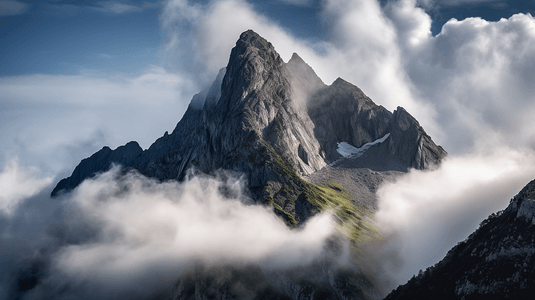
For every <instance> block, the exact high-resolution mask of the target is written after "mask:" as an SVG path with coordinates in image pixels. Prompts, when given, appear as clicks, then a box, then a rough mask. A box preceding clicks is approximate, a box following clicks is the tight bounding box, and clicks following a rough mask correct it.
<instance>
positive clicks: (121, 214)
mask: <svg viewBox="0 0 535 300" xmlns="http://www.w3.org/2000/svg"><path fill="white" fill-rule="evenodd" d="M222 190H225V193H224V195H223V194H222V193H221V191H222ZM243 191H244V186H243V182H242V181H241V180H239V179H236V178H232V177H228V176H222V177H220V178H212V177H193V178H190V179H188V180H187V181H185V182H183V183H177V182H166V183H159V182H157V181H155V180H152V179H148V178H145V177H143V176H141V175H139V174H136V173H128V174H126V175H124V174H121V172H120V170H119V168H118V167H116V168H114V169H112V170H111V171H109V172H107V173H104V174H102V175H100V176H99V177H97V178H95V179H92V180H87V181H85V182H84V183H82V184H81V185H80V186H79V187H78V188H77V189H76V190H75V191H74V192H73V193H72V194H70V195H66V196H63V198H62V199H54V200H53V201H59V203H61V204H62V207H60V210H59V213H56V216H55V218H53V219H52V220H53V221H52V220H51V221H50V223H49V224H47V225H46V226H45V227H47V228H46V232H47V235H48V241H47V242H46V243H44V244H42V245H37V247H38V248H41V249H42V248H45V247H46V248H47V249H48V250H47V252H45V251H44V250H41V251H40V255H39V257H40V258H39V259H37V258H34V260H33V263H30V265H29V267H28V268H30V269H32V268H34V269H33V271H32V272H33V274H34V276H38V278H39V280H38V284H37V285H36V286H33V287H32V288H31V289H30V290H29V291H27V292H25V291H22V292H25V293H24V295H25V297H26V298H25V299H34V298H33V297H35V298H36V299H37V298H42V297H46V296H47V295H50V296H52V295H53V298H55V299H73V298H74V299H113V298H118V297H119V298H121V297H126V298H129V299H133V298H136V299H137V298H141V299H144V298H146V297H150V296H154V293H157V292H159V291H160V290H161V289H164V290H165V289H169V288H170V287H172V285H173V284H174V283H175V281H176V280H177V278H178V277H179V276H180V275H182V274H184V273H185V272H186V271H188V270H189V269H190V268H191V267H193V266H194V265H195V264H199V263H202V264H203V265H204V266H206V267H218V266H225V265H236V266H241V265H244V264H245V265H246V264H255V265H258V266H260V267H261V268H264V269H266V270H284V269H288V268H292V267H296V266H304V265H306V264H309V263H311V262H313V261H314V260H315V259H317V258H318V257H320V255H321V254H322V253H323V251H324V247H325V239H326V238H328V237H329V236H330V235H331V234H332V232H333V229H334V222H333V221H332V219H331V217H330V216H329V215H327V214H324V215H319V216H316V217H314V218H312V219H311V220H309V222H307V224H306V226H305V227H303V228H301V229H299V230H292V229H289V228H288V227H287V226H286V225H285V224H284V223H283V222H282V221H281V219H280V218H278V217H277V216H276V215H275V214H274V213H273V211H272V209H269V208H267V207H264V206H259V205H252V204H251V203H250V201H251V200H249V199H248V198H247V197H246V196H244V195H243ZM46 201H50V199H48V200H46ZM27 222H29V223H31V220H27ZM0 250H1V248H0ZM36 261H37V262H39V261H40V262H41V263H37V265H36ZM23 266H24V264H23ZM21 269H22V270H24V269H25V268H24V267H23V268H21ZM19 274H21V275H20V276H22V277H21V278H19V279H21V280H23V279H24V278H25V277H24V274H25V272H24V271H23V272H19ZM17 280H18V279H17ZM60 287H61V289H60ZM11 288H12V287H11ZM9 289H10V287H9V286H8V287H7V288H6V290H9ZM1 290H2V289H1V282H0V291H1ZM11 292H14V293H15V294H16V293H17V291H16V290H12V291H11ZM19 292H20V291H19ZM15 294H8V297H9V296H14V295H15ZM0 296H1V293H0Z"/></svg>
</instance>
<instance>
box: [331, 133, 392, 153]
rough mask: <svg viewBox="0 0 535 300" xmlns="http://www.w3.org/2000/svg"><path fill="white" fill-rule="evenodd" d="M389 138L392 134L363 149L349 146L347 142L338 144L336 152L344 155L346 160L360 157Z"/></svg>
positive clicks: (363, 146)
mask: <svg viewBox="0 0 535 300" xmlns="http://www.w3.org/2000/svg"><path fill="white" fill-rule="evenodd" d="M389 136H390V133H387V134H385V136H383V137H382V138H380V139H377V140H375V141H373V142H369V143H366V144H364V145H362V147H359V148H357V147H355V146H353V145H351V144H348V143H346V142H341V143H338V149H336V151H338V153H340V155H342V156H343V157H345V158H350V157H353V158H356V157H360V156H362V154H364V152H366V150H368V149H369V148H370V147H371V146H374V145H377V144H380V143H382V142H384V141H385V140H386V139H387V138H388V137H389Z"/></svg>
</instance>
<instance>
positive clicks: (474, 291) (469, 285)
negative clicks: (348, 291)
mask: <svg viewBox="0 0 535 300" xmlns="http://www.w3.org/2000/svg"><path fill="white" fill-rule="evenodd" d="M534 229H535V180H532V181H531V182H529V183H528V184H527V185H526V186H525V187H524V188H523V189H522V190H521V191H520V192H519V193H518V194H517V195H516V196H514V197H513V198H512V199H511V201H510V203H509V205H508V206H507V208H505V209H504V210H502V211H499V212H497V213H493V214H491V215H490V216H489V217H488V218H487V219H485V220H483V221H482V222H481V223H480V226H479V228H478V229H477V230H476V231H474V232H473V233H472V234H470V236H469V237H468V238H467V239H465V240H464V241H462V242H459V243H458V244H457V245H456V246H455V247H453V248H452V249H451V250H449V251H448V253H447V254H446V256H445V257H444V258H443V259H442V260H441V261H440V262H438V263H437V264H435V265H434V266H432V267H429V268H427V269H426V270H425V271H423V272H422V271H421V272H420V273H419V274H418V275H417V276H414V277H413V278H411V279H410V280H409V281H408V282H407V283H405V284H404V285H400V286H399V287H397V288H396V289H394V290H393V291H392V292H391V293H390V294H389V295H388V296H387V297H386V298H385V300H393V299H437V300H440V299H466V300H469V299H532V298H533V294H534V293H535V270H534V269H533V266H534V265H535V247H534V241H535V230H534Z"/></svg>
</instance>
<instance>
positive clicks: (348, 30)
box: [162, 0, 439, 133]
mask: <svg viewBox="0 0 535 300" xmlns="http://www.w3.org/2000/svg"><path fill="white" fill-rule="evenodd" d="M322 18H323V20H324V23H325V24H330V25H329V26H330V33H331V36H330V37H329V39H328V40H327V41H319V42H317V41H315V42H311V41H306V40H301V39H298V38H296V37H294V36H292V35H291V33H289V31H288V30H287V29H285V28H284V27H282V26H281V25H278V24H275V23H273V22H271V21H270V20H269V19H268V18H267V17H266V16H263V15H261V14H259V13H258V12H256V11H255V10H254V8H253V6H251V5H250V4H248V3H247V2H246V1H243V0H222V1H210V2H209V3H208V4H206V5H200V4H198V3H195V4H190V2H188V1H186V0H169V1H168V2H167V4H166V6H165V9H164V12H163V15H162V26H163V27H164V28H165V30H166V31H167V34H168V36H169V43H168V45H167V47H166V51H165V52H166V53H165V56H166V57H167V58H170V59H168V63H169V64H170V65H176V66H178V68H179V69H181V70H188V72H191V73H192V74H195V75H196V76H198V78H199V80H204V81H205V82H207V81H210V80H213V79H212V78H214V77H215V74H217V70H219V68H221V67H224V66H226V64H227V62H228V57H229V54H230V49H231V48H232V47H233V46H234V45H235V42H236V40H237V39H238V37H239V35H240V33H242V32H243V31H245V30H247V29H253V30H255V31H256V32H257V33H259V34H260V35H261V36H262V37H264V38H266V39H267V40H268V41H270V42H271V43H272V44H273V45H274V46H275V49H276V50H277V51H278V52H279V53H280V55H281V57H282V58H283V59H284V60H286V61H288V60H289V59H290V57H291V55H292V53H294V52H297V53H299V55H300V56H301V57H302V58H303V59H304V60H305V61H306V62H307V63H308V64H310V65H311V66H312V68H313V69H314V70H315V71H316V72H317V74H318V75H319V76H320V77H321V78H322V79H323V80H324V81H325V82H326V83H331V82H333V81H334V80H335V79H336V78H337V77H342V78H344V79H346V80H348V81H350V82H352V83H354V84H356V85H357V86H359V87H360V88H362V89H363V90H364V92H365V93H366V94H367V95H369V96H370V97H371V98H372V99H373V100H374V101H375V102H377V103H378V104H381V105H383V106H385V107H387V108H388V109H390V110H393V109H395V108H396V107H397V106H398V105H400V106H403V107H405V108H407V109H408V110H409V111H410V112H411V114H413V115H415V116H416V117H417V119H418V120H420V122H422V124H424V126H425V127H426V129H427V130H428V131H429V132H430V133H435V132H438V131H439V130H437V129H436V128H435V125H434V121H433V117H434V112H433V109H432V107H431V106H429V105H428V104H426V103H425V102H424V101H423V100H422V99H421V98H420V97H419V96H418V92H417V90H416V89H415V88H414V87H413V85H412V83H411V82H410V80H408V76H407V74H406V72H405V71H404V66H403V64H402V52H401V51H400V50H399V47H398V46H397V36H396V30H395V28H394V27H393V26H392V22H391V21H390V20H389V19H388V18H387V17H386V16H385V15H384V14H383V12H382V10H381V7H380V5H379V3H378V2H377V1H375V0H365V1H345V0H330V1H325V2H324V7H323V13H322ZM178 57H180V58H182V59H180V60H177V59H176V58H178ZM385 86H388V87H389V88H388V89H385V88H384V87H385Z"/></svg>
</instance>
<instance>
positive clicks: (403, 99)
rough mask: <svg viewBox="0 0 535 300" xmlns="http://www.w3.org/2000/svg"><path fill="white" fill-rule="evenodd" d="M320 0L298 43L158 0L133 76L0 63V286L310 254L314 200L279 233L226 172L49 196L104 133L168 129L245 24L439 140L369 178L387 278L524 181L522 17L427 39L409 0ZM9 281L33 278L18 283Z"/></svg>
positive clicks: (98, 182) (318, 232) (413, 266)
mask: <svg viewBox="0 0 535 300" xmlns="http://www.w3.org/2000/svg"><path fill="white" fill-rule="evenodd" d="M294 2H295V1H294ZM297 2H299V3H300V4H302V3H304V1H297ZM322 5H323V6H322V18H323V20H324V24H325V25H324V26H326V27H328V32H329V34H328V36H327V37H326V38H325V39H324V40H320V41H317V40H316V41H310V40H306V39H302V38H300V37H297V36H294V35H292V33H291V32H290V31H289V30H288V29H286V28H285V27H284V25H283V24H276V23H274V22H272V21H271V20H269V18H267V17H266V16H263V15H261V14H259V13H258V12H256V11H255V9H254V6H253V5H251V4H250V3H248V2H247V1H244V0H223V1H207V2H206V4H198V3H193V2H192V1H186V0H169V1H166V2H165V8H164V10H163V11H162V15H161V23H162V31H163V32H164V34H166V35H167V37H168V41H167V43H166V44H165V45H163V47H164V49H163V51H162V52H163V53H162V56H163V57H164V63H163V66H164V67H154V66H148V67H147V70H146V71H145V73H143V74H139V75H133V76H131V77H125V76H117V75H110V74H99V73H97V74H95V73H93V72H92V71H85V72H82V73H81V74H80V75H76V76H63V75H62V76H59V75H46V74H44V75H43V74H42V75H38V74H35V75H24V76H11V77H2V78H0V89H1V90H2V91H3V93H2V95H0V106H1V107H2V110H1V112H0V124H1V126H0V133H1V134H0V136H1V140H0V142H1V143H0V144H1V146H0V154H1V155H0V159H2V161H0V163H1V164H3V165H2V166H3V169H4V171H3V172H2V173H1V175H0V229H1V232H0V234H1V243H0V254H1V257H2V270H1V272H0V274H1V276H2V277H0V281H1V283H0V297H1V298H5V299H11V298H13V297H12V296H13V295H24V296H25V297H26V299H32V298H39V297H40V295H48V296H50V297H52V296H57V297H59V298H60V299H61V297H63V298H64V299H67V298H91V297H94V298H99V297H104V298H106V297H108V298H109V297H111V298H114V297H118V296H119V295H122V296H124V295H128V296H131V297H134V294H137V295H139V297H142V296H144V295H146V294H144V293H145V292H146V293H149V294H150V293H154V292H156V291H157V290H159V289H160V288H164V287H168V286H169V285H172V283H173V282H172V281H173V280H175V278H176V277H174V276H179V275H180V274H183V273H184V272H186V271H187V270H189V268H191V266H192V263H191V262H197V261H200V262H201V263H202V264H203V265H207V266H210V267H214V268H215V267H218V266H222V265H224V264H226V263H230V264H236V263H237V262H239V261H242V262H245V263H254V264H258V265H260V266H262V267H263V268H268V266H272V267H274V268H279V267H281V268H283V266H289V267H291V266H299V265H306V264H307V263H310V262H311V261H312V260H313V259H315V258H317V257H319V256H321V255H322V254H321V253H322V249H323V248H322V247H323V246H322V245H323V244H324V241H325V239H326V238H327V237H328V236H329V233H330V232H331V231H332V228H333V227H332V224H331V223H330V220H329V217H328V216H327V215H321V216H318V217H317V218H315V219H313V220H310V222H309V224H308V225H307V226H306V227H305V228H303V229H301V230H299V231H291V230H289V229H287V228H286V227H285V225H284V224H282V222H281V221H280V220H278V219H277V218H276V217H275V216H274V215H273V214H272V213H271V212H270V211H269V210H268V209H266V208H264V207H258V206H252V205H250V203H249V202H250V200H248V198H247V196H246V195H245V194H244V192H243V182H242V181H241V180H239V179H235V178H234V179H223V178H218V179H217V178H216V179H214V178H204V177H195V178H190V180H188V181H186V182H185V183H170V182H167V183H157V182H154V181H152V180H151V179H147V178H144V177H142V176H140V175H138V174H135V173H129V174H127V175H126V176H124V177H122V176H119V175H118V174H119V173H120V172H119V171H118V169H114V170H112V171H110V172H108V173H105V174H102V175H101V176H100V177H98V178H96V179H94V180H89V181H86V182H84V183H83V184H82V185H81V186H80V187H79V188H78V189H76V190H75V191H74V192H73V193H71V194H69V195H65V196H63V197H62V198H59V199H50V198H49V197H48V195H49V192H50V190H51V189H52V185H53V183H55V182H57V181H58V179H59V178H61V177H64V176H68V175H69V174H70V172H71V171H72V169H74V167H75V166H76V164H77V163H78V162H79V161H80V160H81V159H82V158H85V157H87V156H89V155H90V154H92V153H94V152H95V151H97V150H98V149H100V148H101V147H102V146H104V145H108V146H110V147H112V148H115V147H117V146H119V145H122V144H125V143H126V142H128V141H130V140H137V141H139V142H140V144H141V146H142V147H143V148H146V147H148V146H149V145H150V143H151V142H152V141H154V140H155V139H156V138H157V137H159V136H161V135H162V134H163V132H165V131H166V130H168V131H171V130H172V129H173V128H174V126H175V125H176V123H177V122H178V121H179V120H180V118H181V116H182V114H183V112H184V111H185V109H186V107H187V105H188V102H189V100H190V99H191V97H192V96H193V94H194V93H196V92H198V91H200V90H201V89H202V88H203V87H204V86H205V85H206V84H209V83H210V82H211V81H212V80H213V78H215V75H216V74H217V71H218V70H219V69H220V68H221V67H224V66H225V65H226V63H227V61H228V57H229V54H230V50H231V48H232V47H233V46H234V44H235V42H236V40H237V38H238V37H239V34H240V33H241V32H243V31H245V30H247V29H253V30H255V31H257V32H258V33H259V34H260V35H262V36H263V37H265V38H266V39H267V40H268V41H270V42H271V43H273V45H274V46H275V48H276V50H277V51H278V52H279V53H280V54H281V56H282V58H283V59H284V60H285V61H288V59H289V58H290V57H291V55H292V53H293V52H297V53H298V54H299V55H300V56H301V57H302V58H303V59H304V60H305V61H306V62H307V63H308V64H309V65H310V66H311V67H312V68H313V69H314V70H315V71H316V73H317V74H318V75H319V76H320V77H321V79H322V80H323V81H324V82H325V83H327V84H330V83H331V82H332V81H334V80H335V79H336V78H337V77H342V78H344V79H345V80H347V81H349V82H351V83H353V84H355V85H357V86H359V87H360V88H361V89H362V90H363V91H364V92H365V93H366V94H367V95H368V96H370V97H371V98H372V99H373V100H374V102H376V103H377V104H380V105H383V106H385V107H386V108H387V109H389V110H393V109H395V108H396V107H397V106H398V105H400V106H403V107H405V108H406V109H407V110H408V111H409V112H410V113H411V114H412V115H413V116H415V117H416V119H418V120H419V122H420V124H421V125H422V126H423V127H424V128H425V129H426V131H427V133H429V134H430V135H431V136H432V137H433V140H434V141H435V142H436V143H437V144H440V145H442V146H443V147H444V148H445V149H446V151H448V152H449V153H450V157H449V158H448V159H446V160H445V161H444V163H443V165H442V166H441V167H439V168H438V169H436V170H432V171H415V170H412V171H410V173H409V174H407V175H406V176H403V177H401V178H399V179H398V180H397V181H396V182H392V183H387V184H385V185H384V186H382V187H381V188H380V189H379V194H378V195H379V205H378V206H379V209H378V211H377V214H376V216H375V218H376V221H377V224H378V226H379V228H380V229H381V230H382V232H383V236H384V237H385V240H386V241H387V242H386V243H385V244H383V245H382V247H383V248H382V249H381V251H378V252H379V257H380V258H381V259H382V260H383V261H384V264H382V265H381V268H382V270H384V274H383V275H384V276H386V277H388V278H390V279H391V282H392V283H391V285H393V286H392V287H394V286H395V285H397V284H401V283H404V282H405V281H406V280H407V279H408V278H410V277H411V276H412V275H413V274H415V273H417V272H418V270H419V269H425V268H426V267H428V266H430V265H432V264H434V263H436V262H438V261H439V260H440V259H441V258H442V257H443V256H444V255H445V253H446V252H447V250H449V249H450V248H451V247H452V246H454V245H455V244H456V243H457V242H459V241H461V240H463V239H465V238H466V237H467V236H468V235H469V234H470V233H471V232H472V231H473V230H475V229H476V228H477V227H478V224H479V222H481V220H483V219H484V218H486V216H488V215H489V214H490V213H492V212H496V211H498V210H501V209H504V208H505V207H506V206H507V204H508V201H509V199H510V198H511V197H512V196H514V195H515V194H516V193H517V192H518V191H519V190H520V189H521V188H522V187H523V186H524V185H525V184H526V183H527V182H528V181H529V180H531V179H533V178H535V171H534V168H533V167H532V166H534V165H535V164H534V162H535V159H534V150H535V132H534V131H533V128H534V125H535V123H534V122H535V121H534V120H535V119H534V118H533V117H532V116H533V114H534V112H535V102H534V101H533V95H534V94H535V93H534V92H535V91H534V86H533V84H532V83H533V81H534V79H535V78H534V76H535V72H533V70H534V69H535V68H534V65H533V63H534V62H535V43H534V42H533V41H534V39H535V29H534V28H535V26H534V24H535V20H534V18H533V17H532V16H531V15H529V14H517V15H514V16H512V17H511V18H509V19H502V20H500V21H498V22H488V21H486V20H483V19H481V18H470V19H466V20H454V19H452V20H450V21H449V22H447V23H446V24H445V25H444V27H443V28H442V31H441V32H440V33H439V34H438V35H436V36H433V35H432V34H431V22H432V20H431V18H430V17H429V15H428V14H427V13H426V12H425V10H424V9H422V8H421V7H419V6H418V5H417V1H416V0H400V1H389V2H388V3H387V4H386V5H385V6H383V7H381V5H380V4H379V2H378V1H376V0H363V1H349V0H328V1H324V2H323V4H322ZM17 158H18V159H17ZM229 180H230V181H229ZM221 186H225V187H226V188H228V187H229V186H230V187H232V188H231V189H230V190H231V191H232V192H231V193H230V195H232V196H229V195H228V194H225V195H223V194H222V193H221V191H220V187H221ZM6 187H7V188H6ZM226 188H225V189H226ZM215 208H218V209H217V210H216V209H215ZM169 275H172V276H169ZM14 278H23V279H24V278H25V280H23V282H32V280H30V279H32V278H33V279H38V280H37V282H35V285H33V286H32V289H28V290H25V287H24V286H17V283H16V282H14V281H13V280H14ZM13 293H15V294H13ZM99 293H100V294H99Z"/></svg>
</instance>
